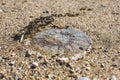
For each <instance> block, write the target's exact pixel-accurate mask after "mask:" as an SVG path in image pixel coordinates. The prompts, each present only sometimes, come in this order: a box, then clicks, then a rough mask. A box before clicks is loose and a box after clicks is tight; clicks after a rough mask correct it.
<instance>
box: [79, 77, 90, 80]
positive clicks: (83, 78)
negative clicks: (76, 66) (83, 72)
mask: <svg viewBox="0 0 120 80" xmlns="http://www.w3.org/2000/svg"><path fill="white" fill-rule="evenodd" d="M77 80H90V79H89V78H88V77H81V78H79V79H77Z"/></svg>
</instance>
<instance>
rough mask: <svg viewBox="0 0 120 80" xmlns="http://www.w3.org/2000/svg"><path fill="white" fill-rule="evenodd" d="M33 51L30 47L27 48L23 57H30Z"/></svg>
mask: <svg viewBox="0 0 120 80" xmlns="http://www.w3.org/2000/svg"><path fill="white" fill-rule="evenodd" d="M33 53H34V52H33V50H32V49H30V50H27V51H26V53H25V57H30V56H31V55H32V54H33Z"/></svg>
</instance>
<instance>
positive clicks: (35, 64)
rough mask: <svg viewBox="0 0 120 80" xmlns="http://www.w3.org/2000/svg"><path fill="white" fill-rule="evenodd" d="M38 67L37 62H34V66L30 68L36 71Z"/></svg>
mask: <svg viewBox="0 0 120 80" xmlns="http://www.w3.org/2000/svg"><path fill="white" fill-rule="evenodd" d="M37 66H38V63H37V62H33V63H32V65H31V66H30V69H35V68H36V67H37Z"/></svg>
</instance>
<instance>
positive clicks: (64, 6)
mask: <svg viewBox="0 0 120 80" xmlns="http://www.w3.org/2000/svg"><path fill="white" fill-rule="evenodd" d="M51 15H52V16H54V21H53V22H52V24H50V25H45V27H47V28H49V27H51V25H54V27H64V26H69V28H72V29H76V30H79V31H82V32H84V33H85V34H86V35H87V36H88V37H89V39H90V40H91V43H92V49H91V51H90V52H89V54H87V55H85V56H84V57H83V58H82V59H79V60H73V61H72V60H71V61H69V60H67V59H66V58H59V54H58V55H54V56H51V55H52V54H47V53H45V54H43V53H41V52H40V51H39V50H38V51H36V49H34V45H26V44H29V43H28V41H23V42H19V41H15V40H14V38H13V37H14V35H15V34H21V32H20V31H21V30H22V29H24V28H25V27H28V26H29V25H30V24H31V22H33V23H32V26H33V24H34V26H36V25H38V24H36V21H37V19H38V18H40V17H46V16H51ZM46 20H47V19H46ZM38 22H39V20H38ZM34 26H33V27H34ZM37 27H39V26H37ZM31 30H32V29H31ZM43 30H44V29H43ZM41 31H42V30H41ZM33 32H34V30H33ZM49 56H50V57H49ZM83 77H85V78H86V79H85V78H84V79H83ZM0 79H1V80H89V79H90V80H120V0H0Z"/></svg>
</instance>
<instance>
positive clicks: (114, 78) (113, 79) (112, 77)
mask: <svg viewBox="0 0 120 80" xmlns="http://www.w3.org/2000/svg"><path fill="white" fill-rule="evenodd" d="M109 80H117V79H116V76H115V75H112V76H111V78H110V79H109Z"/></svg>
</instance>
